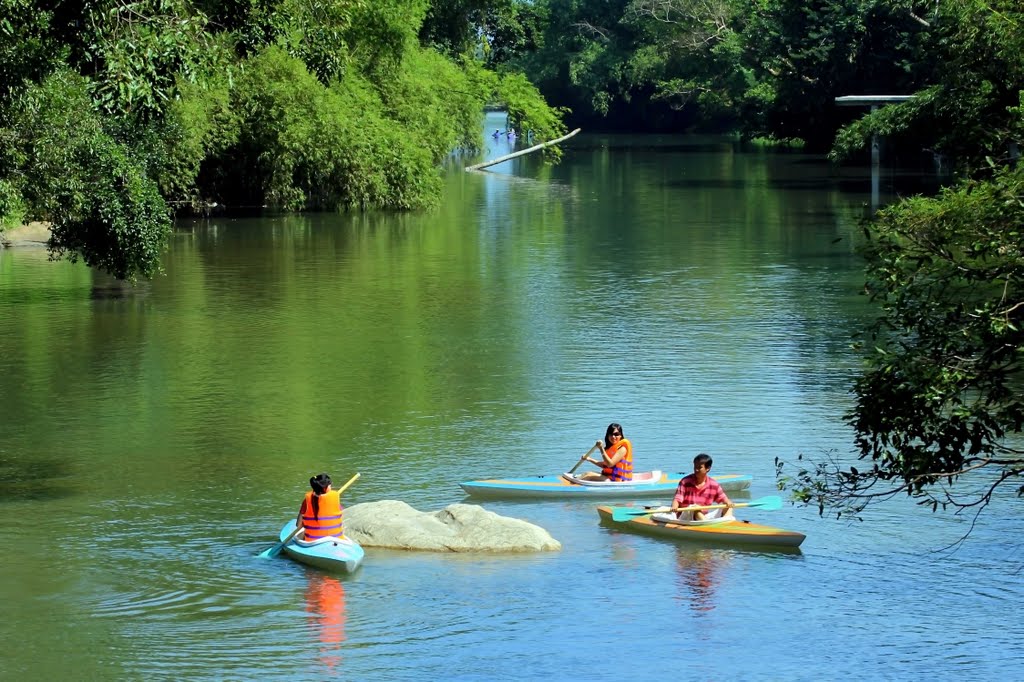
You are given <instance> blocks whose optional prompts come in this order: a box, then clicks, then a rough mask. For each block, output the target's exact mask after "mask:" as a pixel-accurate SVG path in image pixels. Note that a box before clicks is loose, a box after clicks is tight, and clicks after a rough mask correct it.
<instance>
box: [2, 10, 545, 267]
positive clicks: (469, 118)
mask: <svg viewBox="0 0 1024 682" xmlns="http://www.w3.org/2000/svg"><path fill="white" fill-rule="evenodd" d="M443 4H444V3H435V5H433V6H432V5H431V3H430V2H428V0H375V1H374V2H372V3H371V2H364V1H363V0H324V1H317V2H310V1H309V0H246V1H241V0H233V1H229V2H213V0H138V1H136V2H130V1H128V0H86V1H85V2H69V1H66V0H44V1H43V2H41V3H35V2H28V0H0V16H2V17H3V19H2V20H0V229H3V228H4V227H5V226H11V225H16V224H18V223H20V222H21V221H24V220H45V221H49V222H50V223H52V226H53V229H52V234H53V238H52V240H51V243H50V248H51V250H52V252H53V253H54V254H55V255H57V256H62V255H63V256H67V257H69V258H71V259H72V260H75V259H79V258H80V259H82V260H83V261H84V262H86V263H87V264H89V265H92V266H96V267H98V268H101V269H104V270H107V271H109V272H110V273H112V274H113V275H115V276H117V277H119V278H125V279H132V278H135V277H137V276H151V275H152V274H153V273H154V272H156V271H157V270H158V268H159V258H160V253H161V251H162V249H163V247H164V245H165V243H166V239H167V235H168V231H169V229H170V221H171V217H172V215H173V213H174V211H177V210H183V209H187V208H189V207H193V208H201V207H208V206H211V205H217V204H221V205H223V204H227V205H232V206H269V207H272V208H279V209H286V210H303V209H328V210H333V209H343V208H368V207H383V208H397V209H411V208H417V207H422V206H426V205H429V204H431V203H433V202H435V201H436V200H437V198H438V193H439V188H440V177H439V174H438V173H439V171H438V168H439V164H440V162H441V161H442V159H443V158H444V157H445V156H446V155H447V154H449V153H450V152H451V151H453V150H455V149H460V148H461V149H466V150H473V149H474V148H475V147H476V146H477V145H478V144H479V139H480V132H481V122H482V116H483V109H484V105H485V104H486V103H489V102H501V103H507V105H508V106H509V108H510V112H511V113H512V114H513V115H514V116H515V117H516V120H517V121H520V122H521V123H522V124H523V125H526V126H528V127H530V128H531V129H532V130H533V131H534V133H535V135H537V136H538V137H539V138H542V139H543V138H552V137H557V136H558V135H560V134H562V133H563V132H564V126H563V124H562V122H561V118H560V113H559V111H558V110H554V109H551V108H549V107H548V106H547V105H546V104H545V102H544V100H543V99H542V98H541V97H540V95H539V93H538V91H537V90H536V88H534V87H533V86H532V85H531V84H530V83H529V82H528V81H526V80H525V79H523V78H522V77H521V76H518V75H516V74H507V75H498V74H495V73H494V72H492V71H488V70H486V60H485V59H484V58H483V57H474V56H473V55H472V54H461V53H458V52H454V51H448V52H447V53H442V52H439V51H437V50H436V49H434V48H433V47H431V46H429V45H428V46H424V45H423V44H422V43H421V41H420V34H421V32H423V31H424V27H425V22H426V21H427V17H428V15H429V16H431V17H435V19H434V25H435V26H436V25H437V23H438V22H437V20H436V16H437V12H436V9H437V7H439V6H443ZM460 26H461V29H460V30H463V34H460V35H463V38H462V41H463V42H465V37H464V36H465V35H468V34H469V33H471V31H468V32H467V29H466V27H467V26H471V24H469V23H467V20H465V19H464V20H463V24H460ZM453 30H454V29H453ZM442 42H443V41H442ZM452 44H454V42H452V41H449V42H447V43H444V45H445V46H448V47H450V46H451V45H452Z"/></svg>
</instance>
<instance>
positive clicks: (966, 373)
mask: <svg viewBox="0 0 1024 682" xmlns="http://www.w3.org/2000/svg"><path fill="white" fill-rule="evenodd" d="M939 12H940V14H939V16H938V18H933V23H932V30H934V32H935V36H934V38H935V44H936V45H938V46H939V50H940V51H939V52H938V53H937V55H938V56H944V57H948V59H949V60H950V61H949V62H948V63H946V62H942V65H941V68H940V69H937V70H936V71H935V76H936V78H937V82H936V83H935V84H934V85H932V86H931V87H929V88H927V89H926V90H924V91H923V92H921V93H920V94H919V96H918V97H917V98H915V99H914V100H912V101H911V102H908V103H907V104H905V105H899V106H894V107H891V108H890V107H886V108H885V109H882V110H880V111H879V112H876V113H875V114H871V115H869V116H867V117H865V119H864V120H863V121H861V122H859V123H858V124H856V125H854V126H851V127H850V128H849V129H848V130H846V131H845V132H844V133H843V135H841V136H840V139H839V140H838V141H837V145H836V149H837V152H845V151H848V150H850V149H853V148H856V147H857V146H858V145H859V144H863V139H864V135H865V134H866V133H868V132H870V131H876V132H890V131H891V132H893V133H899V132H901V131H909V130H910V129H911V128H913V127H917V128H918V129H919V130H918V132H917V133H916V134H917V135H918V136H919V137H921V138H922V139H924V140H927V141H930V142H931V143H932V144H933V145H935V147H936V148H938V149H941V150H945V151H949V152H951V153H953V154H955V155H956V156H955V157H954V158H955V161H956V165H957V167H958V168H959V170H960V177H961V180H960V181H959V182H958V183H957V184H956V185H955V186H954V187H952V188H949V189H946V190H945V191H943V192H942V194H941V195H940V196H939V197H937V198H933V199H929V198H920V197H916V198H910V199H906V200H904V201H901V202H899V203H898V204H895V205H894V206H892V207H889V208H887V209H885V210H883V211H881V212H880V213H879V216H878V219H877V220H876V221H875V222H874V223H873V224H871V225H870V226H869V227H868V230H867V234H868V237H869V240H868V245H867V248H866V251H865V255H866V257H867V274H868V281H867V286H866V292H867V293H868V295H869V296H870V297H871V298H872V300H874V301H876V302H877V303H878V304H879V305H880V306H881V313H882V314H881V317H880V318H879V320H878V322H877V323H876V324H875V325H874V327H873V328H871V329H870V330H869V333H868V336H867V338H866V339H865V340H863V341H862V342H860V343H859V344H858V346H857V347H858V348H859V349H860V350H861V351H862V352H863V354H864V356H865V360H866V369H865V371H864V373H863V374H862V376H861V377H860V378H859V379H858V380H857V382H856V384H855V387H854V391H855V396H856V403H855V406H854V408H853V410H852V411H851V413H850V414H849V415H848V419H849V422H850V424H851V425H852V426H853V428H854V430H855V434H856V444H857V447H858V450H859V458H860V459H861V460H864V461H866V462H867V463H868V465H867V466H866V467H865V466H863V465H862V466H859V467H858V466H850V465H849V463H848V462H844V461H842V460H841V459H831V458H827V459H826V460H825V461H812V460H808V461H807V462H801V463H800V464H797V465H796V466H795V467H793V466H790V467H789V468H787V464H786V463H785V462H778V463H777V464H778V465H779V473H780V475H781V476H782V483H783V484H784V485H786V486H789V487H791V488H792V489H793V490H794V492H795V494H796V496H797V497H798V498H799V499H802V500H804V501H807V502H811V503H816V504H817V505H818V508H819V511H821V512H824V511H825V510H826V509H828V510H830V511H835V512H837V513H839V514H843V513H847V514H854V515H856V514H859V513H860V512H861V511H863V510H864V509H865V508H866V506H867V505H868V504H870V503H871V502H873V501H876V500H880V499H886V498H889V497H891V496H893V495H897V494H901V493H905V494H907V495H910V496H911V497H913V498H915V499H916V500H917V501H918V502H919V503H920V504H923V505H928V506H930V507H931V508H932V509H933V510H934V509H937V508H938V507H940V506H941V507H943V508H945V507H948V506H953V507H955V508H958V509H966V508H974V509H976V510H977V511H978V512H980V511H981V510H982V509H984V508H985V507H986V506H987V505H988V504H989V503H990V502H991V501H992V499H993V494H994V493H995V491H996V490H998V489H999V488H1000V487H1001V486H1003V485H1004V484H1005V483H1007V482H1011V481H1013V482H1017V481H1019V480H1020V477H1021V476H1022V475H1024V449H1022V448H1021V447H1020V438H1019V435H1020V434H1021V432H1022V428H1024V391H1022V387H1024V373H1022V369H1024V367H1022V364H1021V359H1022V357H1024V334H1022V331H1021V329H1022V323H1024V285H1022V282H1024V168H1022V167H1021V166H1020V165H1019V164H1018V163H1017V158H1016V157H1017V153H1016V152H1015V150H1016V149H1018V148H1019V144H1020V141H1021V140H1022V138H1024V113H1022V112H1024V42H1022V41H1024V38H1022V33H1024V32H1022V31H1021V26H1022V20H1024V8H1022V7H1021V6H1020V4H1019V3H1016V2H1010V1H1002V0H1001V1H998V2H996V1H993V2H980V1H973V0H972V1H968V2H963V3H955V4H950V5H947V4H943V5H942V6H941V8H940V10H939ZM961 479H965V480H961ZM958 483H959V484H960V485H956V484H958ZM965 483H966V484H965ZM1017 485H1018V487H1017V493H1018V495H1020V494H1024V485H1020V484H1019V483H1018V484H1017ZM954 486H956V487H954Z"/></svg>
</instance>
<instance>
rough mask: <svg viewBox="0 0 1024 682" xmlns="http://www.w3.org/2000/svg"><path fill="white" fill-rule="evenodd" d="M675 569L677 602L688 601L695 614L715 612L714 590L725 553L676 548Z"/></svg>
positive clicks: (723, 564)
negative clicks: (677, 569) (677, 589)
mask: <svg viewBox="0 0 1024 682" xmlns="http://www.w3.org/2000/svg"><path fill="white" fill-rule="evenodd" d="M676 552H677V553H676V566H677V567H678V568H679V586H680V597H679V598H680V599H681V600H684V601H688V602H689V603H690V608H692V609H693V610H694V611H696V612H697V613H709V612H711V611H714V610H715V601H716V600H715V592H716V591H717V589H718V586H719V583H720V581H721V577H722V575H723V572H724V569H725V567H726V564H728V563H729V554H728V553H726V552H723V551H721V550H714V549H703V548H699V549H698V548H693V547H679V548H677V550H676Z"/></svg>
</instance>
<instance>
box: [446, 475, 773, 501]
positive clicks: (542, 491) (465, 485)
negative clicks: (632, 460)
mask: <svg viewBox="0 0 1024 682" xmlns="http://www.w3.org/2000/svg"><path fill="white" fill-rule="evenodd" d="M645 473H647V472H645ZM685 475H686V474H664V473H663V474H661V476H660V477H658V478H657V479H654V480H651V481H644V482H627V483H611V482H603V483H601V484H600V485H593V484H590V485H582V484H580V483H576V482H572V481H569V480H567V479H566V478H565V477H564V475H557V476H534V477H532V478H494V479H488V480H484V481H464V482H462V483H460V484H459V486H460V487H461V488H462V489H463V490H464V491H465V492H466V494H467V495H470V496H472V497H481V498H490V499H503V500H509V499H546V498H550V499H556V498H557V499H563V498H571V499H588V500H589V499H609V498H616V497H618V498H622V497H628V498H637V497H666V496H671V495H672V494H673V493H674V492H675V490H676V486H677V485H679V479H681V478H682V477H683V476H685ZM714 479H715V480H716V481H718V483H719V484H720V485H721V486H722V489H723V490H725V492H727V493H735V492H740V491H742V490H746V489H748V488H749V487H750V483H751V481H752V480H753V477H752V476H747V475H741V474H725V475H723V476H715V477H714Z"/></svg>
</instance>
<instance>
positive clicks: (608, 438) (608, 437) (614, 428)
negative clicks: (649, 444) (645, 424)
mask: <svg viewBox="0 0 1024 682" xmlns="http://www.w3.org/2000/svg"><path fill="white" fill-rule="evenodd" d="M613 433H617V434H619V435H620V436H622V437H623V438H625V437H626V435H625V434H624V433H622V427H621V426H619V425H618V424H616V423H615V422H612V423H611V424H609V425H608V430H607V431H605V432H604V447H605V449H606V450H607V449H608V448H610V447H611V446H612V434H613Z"/></svg>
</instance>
